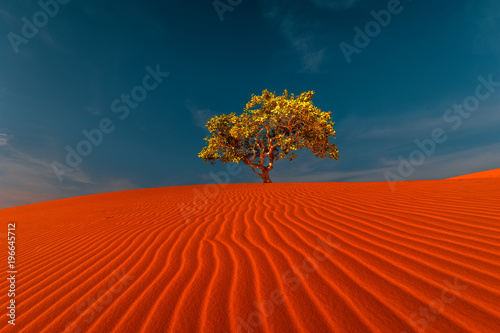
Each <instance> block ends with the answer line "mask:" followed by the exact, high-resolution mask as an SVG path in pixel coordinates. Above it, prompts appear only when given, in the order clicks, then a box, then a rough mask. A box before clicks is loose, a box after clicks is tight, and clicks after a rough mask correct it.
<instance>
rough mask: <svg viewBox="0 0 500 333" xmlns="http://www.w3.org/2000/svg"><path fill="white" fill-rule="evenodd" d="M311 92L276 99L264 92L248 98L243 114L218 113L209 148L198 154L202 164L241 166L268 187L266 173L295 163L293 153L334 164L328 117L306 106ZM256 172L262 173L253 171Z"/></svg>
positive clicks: (211, 122) (335, 154)
mask: <svg viewBox="0 0 500 333" xmlns="http://www.w3.org/2000/svg"><path fill="white" fill-rule="evenodd" d="M313 97H314V91H308V92H303V93H301V94H300V95H299V96H294V94H289V93H288V91H287V90H285V91H284V93H283V95H281V96H276V94H275V93H271V92H269V91H267V90H264V91H263V92H262V95H260V96H256V95H252V98H251V100H250V101H249V102H248V103H247V105H246V106H245V108H244V110H243V113H242V114H241V115H239V116H237V115H236V114H235V113H230V114H222V115H220V116H215V117H213V118H211V119H210V120H209V121H208V122H207V123H206V126H207V128H208V130H209V131H210V135H208V136H207V137H206V138H205V139H204V140H205V141H207V142H208V145H207V146H206V147H204V148H203V149H202V150H201V152H200V153H199V154H198V157H200V158H202V159H203V160H204V161H205V162H208V161H210V163H211V164H215V162H216V161H220V162H222V163H228V162H235V163H239V162H243V163H244V164H246V165H249V166H250V167H251V168H252V171H253V172H255V173H256V174H258V175H259V176H260V177H261V178H262V181H263V182H264V183H271V179H270V178H269V171H271V170H272V169H273V168H274V163H276V162H277V161H279V160H283V159H288V160H290V161H292V160H294V159H295V158H296V157H297V155H296V154H295V153H294V151H296V150H299V149H304V148H305V149H308V150H310V151H312V153H313V154H314V155H315V156H316V157H319V158H325V157H328V158H330V159H332V158H334V159H336V160H337V159H338V157H339V154H338V149H337V146H336V145H335V144H334V143H331V142H330V139H334V138H335V131H334V129H333V125H334V123H333V122H332V121H330V115H331V112H324V111H321V110H320V109H319V108H317V107H315V106H314V105H313V103H312V101H311V99H312V98H313ZM256 169H258V170H260V171H261V173H259V172H257V171H256Z"/></svg>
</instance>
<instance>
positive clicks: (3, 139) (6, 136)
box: [0, 133, 9, 146]
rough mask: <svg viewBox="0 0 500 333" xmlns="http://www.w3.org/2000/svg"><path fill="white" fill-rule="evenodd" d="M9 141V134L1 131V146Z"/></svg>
mask: <svg viewBox="0 0 500 333" xmlns="http://www.w3.org/2000/svg"><path fill="white" fill-rule="evenodd" d="M7 143H9V136H8V135H7V134H6V133H0V146H5V145H7Z"/></svg>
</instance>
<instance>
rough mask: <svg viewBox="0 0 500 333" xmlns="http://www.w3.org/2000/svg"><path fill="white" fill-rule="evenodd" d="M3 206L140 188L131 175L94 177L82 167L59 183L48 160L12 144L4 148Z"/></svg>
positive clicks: (1, 168)
mask: <svg viewBox="0 0 500 333" xmlns="http://www.w3.org/2000/svg"><path fill="white" fill-rule="evenodd" d="M0 160H1V163H0V209H1V208H7V207H13V206H19V205H26V204H30V203H36V202H40V201H47V200H55V199H61V198H67V197H72V196H80V195H87V194H95V193H103V192H112V191H123V190H130V189H136V188H138V186H137V185H135V184H134V183H133V182H131V181H130V180H128V179H120V178H114V179H106V180H104V181H94V180H93V179H92V178H91V177H90V176H89V175H88V174H87V173H85V172H84V171H83V170H81V169H75V171H74V172H72V173H67V174H65V175H64V177H65V181H64V183H62V184H61V183H59V181H58V179H57V177H56V175H55V173H54V171H53V169H52V166H51V165H50V163H49V162H48V161H45V160H43V159H39V158H35V157H32V156H30V155H28V154H26V153H23V152H21V151H19V150H17V149H15V148H13V147H10V146H9V145H7V146H3V147H2V149H1V150H0Z"/></svg>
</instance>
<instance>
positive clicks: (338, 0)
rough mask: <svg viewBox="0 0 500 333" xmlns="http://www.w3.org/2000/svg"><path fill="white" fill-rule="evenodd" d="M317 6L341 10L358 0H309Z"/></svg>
mask: <svg viewBox="0 0 500 333" xmlns="http://www.w3.org/2000/svg"><path fill="white" fill-rule="evenodd" d="M310 1H311V2H312V3H313V4H315V5H316V6H317V7H319V8H323V9H332V10H341V9H348V8H351V7H352V6H354V5H355V4H356V3H357V2H358V0H310Z"/></svg>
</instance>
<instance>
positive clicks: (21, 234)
mask: <svg viewBox="0 0 500 333" xmlns="http://www.w3.org/2000/svg"><path fill="white" fill-rule="evenodd" d="M499 188H500V179H489V180H488V181H484V180H477V179H470V180H469V179H463V180H440V181H412V182H401V183H398V184H397V186H396V191H395V192H391V190H390V188H389V186H387V184H385V183H287V184H231V185H227V186H224V187H221V188H219V187H207V186H181V187H169V188H157V189H145V190H134V191H124V192H115V193H106V194H99V195H91V196H85V197H77V198H71V199H64V200H57V201H50V202H44V203H39V204H33V205H27V206H22V207H15V208H8V209H3V210H0V217H1V219H2V221H5V222H4V223H5V224H6V223H7V221H13V222H15V223H16V225H17V233H18V239H17V246H18V255H17V261H18V267H17V268H18V271H19V273H18V281H17V283H18V295H17V297H16V300H17V303H18V306H17V308H16V310H17V314H18V317H17V319H16V322H17V325H16V332H50V333H53V332H96V333H97V332H99V333H101V332H117V333H122V332H397V333H400V332H419V331H422V332H423V331H425V332H499V331H500V191H499V190H498V189H499ZM200 193H201V194H202V193H212V196H210V197H208V198H206V201H205V200H202V199H200ZM187 220H189V221H187ZM2 242H3V243H4V240H2ZM5 252H7V251H5ZM4 274H5V273H4ZM7 289H8V287H7V282H6V281H5V279H2V290H3V291H4V292H2V294H1V297H0V298H1V300H2V304H7V303H6V302H7V292H6V290H7ZM4 309H5V308H4ZM4 313H5V310H4ZM2 317H3V319H2V320H1V322H0V331H1V332H13V331H14V330H13V329H12V327H10V326H11V325H7V320H6V317H5V314H4V315H3V316H2ZM7 326H9V327H7Z"/></svg>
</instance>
